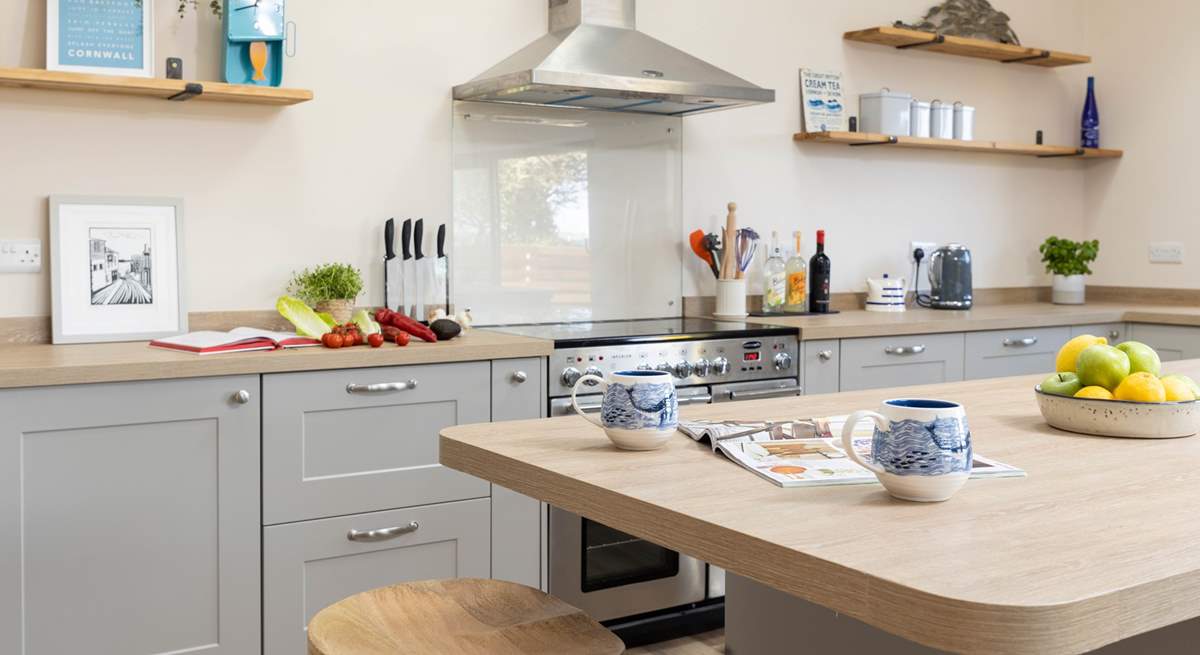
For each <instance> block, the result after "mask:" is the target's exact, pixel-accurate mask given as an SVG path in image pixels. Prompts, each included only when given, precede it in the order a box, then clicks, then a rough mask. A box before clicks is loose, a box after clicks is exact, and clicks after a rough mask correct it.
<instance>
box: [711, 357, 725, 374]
mask: <svg viewBox="0 0 1200 655" xmlns="http://www.w3.org/2000/svg"><path fill="white" fill-rule="evenodd" d="M712 367H713V372H714V373H716V374H717V375H725V374H726V373H728V372H729V360H728V359H725V358H724V357H718V358H716V359H714V360H713V361H712Z"/></svg>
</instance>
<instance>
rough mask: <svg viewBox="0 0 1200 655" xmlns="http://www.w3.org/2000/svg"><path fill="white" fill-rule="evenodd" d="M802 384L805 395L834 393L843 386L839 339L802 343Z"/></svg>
mask: <svg viewBox="0 0 1200 655" xmlns="http://www.w3.org/2000/svg"><path fill="white" fill-rule="evenodd" d="M800 348H801V358H802V359H803V360H804V361H803V363H802V365H801V367H800V370H801V376H802V377H801V380H802V382H801V384H802V386H803V387H804V393H805V395H812V394H816V393H834V392H836V391H837V390H838V389H840V388H841V380H840V371H839V367H840V366H841V344H839V343H838V341H837V339H826V340H822V341H805V342H804V343H802V344H801V346H800Z"/></svg>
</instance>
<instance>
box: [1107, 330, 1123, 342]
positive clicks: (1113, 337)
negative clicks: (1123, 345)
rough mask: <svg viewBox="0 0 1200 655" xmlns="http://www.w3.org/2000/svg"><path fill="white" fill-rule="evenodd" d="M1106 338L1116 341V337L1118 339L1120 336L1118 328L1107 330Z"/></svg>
mask: <svg viewBox="0 0 1200 655" xmlns="http://www.w3.org/2000/svg"><path fill="white" fill-rule="evenodd" d="M1108 338H1109V340H1111V341H1116V340H1117V339H1120V338H1121V332H1120V330H1109V331H1108Z"/></svg>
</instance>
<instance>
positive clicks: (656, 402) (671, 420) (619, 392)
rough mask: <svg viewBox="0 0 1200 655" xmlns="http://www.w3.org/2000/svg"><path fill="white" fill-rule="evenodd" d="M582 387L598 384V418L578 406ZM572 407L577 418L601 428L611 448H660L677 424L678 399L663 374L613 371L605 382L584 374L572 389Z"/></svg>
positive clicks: (673, 431) (671, 384)
mask: <svg viewBox="0 0 1200 655" xmlns="http://www.w3.org/2000/svg"><path fill="white" fill-rule="evenodd" d="M583 384H589V386H590V385H591V384H599V385H600V386H601V388H602V389H603V390H604V400H603V401H602V402H601V405H600V415H599V416H598V417H597V416H596V415H595V414H585V413H584V411H583V409H581V408H580V407H579V401H578V400H577V399H576V397H575V396H576V394H577V393H578V392H579V387H580V385H583ZM588 393H592V392H591V391H590V389H589V390H588ZM571 405H572V406H573V407H574V408H575V411H576V412H578V413H579V415H580V416H582V417H583V418H585V419H587V420H588V421H590V422H592V423H595V424H596V425H598V426H600V427H602V428H604V433H605V434H606V435H608V438H609V439H610V440H611V441H612V442H613V445H615V446H616V447H617V448H621V449H624V450H655V449H657V448H661V447H662V446H664V445H665V444H666V443H667V441H668V440H669V439H670V438H671V436H672V435H674V434H675V428H676V427H677V426H678V424H679V418H678V414H679V399H678V397H677V396H676V394H675V383H674V381H673V378H672V376H671V374H670V373H667V372H666V371H615V372H613V373H610V374H609V379H607V380H605V379H604V378H602V377H600V376H599V375H584V376H583V377H581V378H579V379H578V380H576V381H575V384H574V386H573V387H572V388H571Z"/></svg>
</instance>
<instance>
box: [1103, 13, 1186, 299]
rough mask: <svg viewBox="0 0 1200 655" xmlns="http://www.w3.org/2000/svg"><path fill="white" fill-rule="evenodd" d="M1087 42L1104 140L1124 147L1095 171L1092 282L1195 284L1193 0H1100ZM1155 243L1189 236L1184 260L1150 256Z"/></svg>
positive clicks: (1118, 146)
mask: <svg viewBox="0 0 1200 655" xmlns="http://www.w3.org/2000/svg"><path fill="white" fill-rule="evenodd" d="M1086 6H1087V10H1086V17H1087V21H1086V24H1087V32H1088V34H1087V37H1088V38H1087V40H1088V47H1089V48H1090V50H1091V54H1092V56H1093V57H1094V59H1095V62H1096V63H1095V66H1094V67H1093V72H1094V74H1095V75H1096V85H1097V90H1096V95H1097V102H1098V104H1099V106H1100V126H1101V130H1100V140H1101V145H1105V146H1110V147H1114V148H1123V149H1124V150H1125V157H1124V158H1123V159H1121V161H1120V162H1116V163H1115V165H1110V166H1098V167H1094V168H1092V169H1090V170H1089V171H1088V174H1087V180H1086V183H1085V189H1084V191H1085V194H1086V198H1087V200H1086V205H1085V218H1086V224H1087V226H1086V229H1087V233H1088V236H1089V237H1090V238H1096V239H1099V240H1100V257H1099V259H1097V261H1096V264H1095V265H1094V266H1093V267H1092V268H1093V270H1094V271H1095V273H1096V274H1095V276H1094V277H1093V278H1092V280H1091V281H1092V283H1094V284H1107V285H1117V286H1138V287H1166V288H1196V287H1197V283H1196V278H1197V276H1198V275H1200V220H1197V218H1198V217H1200V194H1197V192H1196V183H1197V179H1200V164H1197V161H1196V149H1197V147H1198V146H1200V136H1197V134H1196V132H1195V130H1194V129H1192V125H1193V123H1194V121H1195V120H1196V113H1197V112H1196V108H1197V106H1198V103H1200V77H1198V76H1197V74H1196V71H1197V69H1200V44H1197V42H1196V40H1195V37H1194V36H1193V35H1192V34H1191V33H1190V30H1189V26H1191V25H1195V24H1196V21H1198V20H1200V4H1198V3H1195V2H1188V1H1187V0H1147V1H1146V2H1138V3H1129V2H1122V1H1120V0H1093V2H1090V3H1088V4H1087V5H1086ZM1152 241H1181V242H1183V243H1184V247H1185V259H1184V264H1183V265H1182V266H1181V265H1177V264H1151V263H1149V255H1148V249H1149V244H1150V242H1152Z"/></svg>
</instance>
